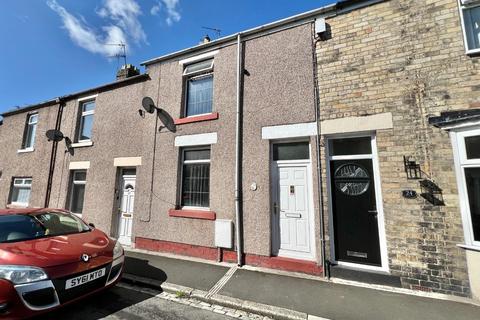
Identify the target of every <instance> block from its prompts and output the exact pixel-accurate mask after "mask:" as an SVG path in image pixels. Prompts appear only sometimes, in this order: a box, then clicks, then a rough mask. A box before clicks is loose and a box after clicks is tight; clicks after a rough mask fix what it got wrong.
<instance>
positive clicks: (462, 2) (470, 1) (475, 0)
mask: <svg viewBox="0 0 480 320" xmlns="http://www.w3.org/2000/svg"><path fill="white" fill-rule="evenodd" d="M475 7H480V0H458V10H459V12H460V22H461V24H462V33H463V43H464V45H465V53H466V54H468V55H474V54H478V53H480V46H479V47H478V48H474V49H470V47H469V44H468V38H467V25H466V24H465V16H464V13H465V11H467V10H469V9H473V8H475Z"/></svg>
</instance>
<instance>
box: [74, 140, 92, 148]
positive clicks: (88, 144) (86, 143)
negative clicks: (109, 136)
mask: <svg viewBox="0 0 480 320" xmlns="http://www.w3.org/2000/svg"><path fill="white" fill-rule="evenodd" d="M91 146H93V141H80V142H75V143H72V145H71V147H72V148H83V147H91Z"/></svg>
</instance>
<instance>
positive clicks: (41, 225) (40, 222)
mask: <svg viewBox="0 0 480 320" xmlns="http://www.w3.org/2000/svg"><path fill="white" fill-rule="evenodd" d="M31 217H32V218H33V219H35V221H37V222H38V224H39V225H40V227H42V229H43V231H47V227H45V225H44V224H43V222H42V221H40V219H38V218H37V217H36V216H31Z"/></svg>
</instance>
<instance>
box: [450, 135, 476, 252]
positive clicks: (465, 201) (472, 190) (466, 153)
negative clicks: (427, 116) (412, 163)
mask: <svg viewBox="0 0 480 320" xmlns="http://www.w3.org/2000/svg"><path fill="white" fill-rule="evenodd" d="M451 135H452V142H453V146H454V150H455V165H456V171H457V180H458V184H459V196H460V205H461V210H462V217H463V225H464V229H465V241H466V244H467V245H473V246H479V247H480V151H479V150H480V128H476V129H463V130H459V131H455V132H452V133H451Z"/></svg>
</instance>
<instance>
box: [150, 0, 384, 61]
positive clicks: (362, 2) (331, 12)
mask: <svg viewBox="0 0 480 320" xmlns="http://www.w3.org/2000/svg"><path fill="white" fill-rule="evenodd" d="M385 1H389V0H346V1H338V3H332V4H329V5H326V6H323V7H320V8H318V9H314V10H310V11H307V12H303V13H300V14H297V15H294V16H291V17H288V18H285V19H281V20H277V21H274V22H270V23H267V24H264V25H261V26H258V27H255V28H251V29H247V30H245V31H241V32H239V33H236V34H233V35H229V36H225V37H223V38H220V39H217V40H214V41H211V42H208V43H202V44H200V45H196V46H193V47H189V48H186V49H182V50H179V51H175V52H172V53H168V54H166V55H163V56H160V57H157V58H153V59H150V60H146V61H144V62H142V63H140V65H141V66H146V67H148V66H149V65H151V64H155V63H159V62H164V61H167V60H172V59H174V58H177V57H182V56H185V55H188V54H195V55H196V54H200V53H201V52H208V51H210V50H212V49H214V48H217V47H221V46H225V45H232V44H235V42H236V41H237V37H238V34H241V35H242V38H243V39H244V40H246V39H248V38H249V37H250V36H255V35H258V34H259V33H262V32H265V31H269V30H273V29H276V28H279V27H284V26H286V25H292V24H295V23H298V22H303V21H305V20H308V19H311V18H318V17H326V16H327V15H328V17H329V18H330V17H334V16H337V15H340V14H344V13H347V12H350V11H353V10H357V9H360V8H363V7H366V6H370V5H373V4H376V3H380V2H385Z"/></svg>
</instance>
